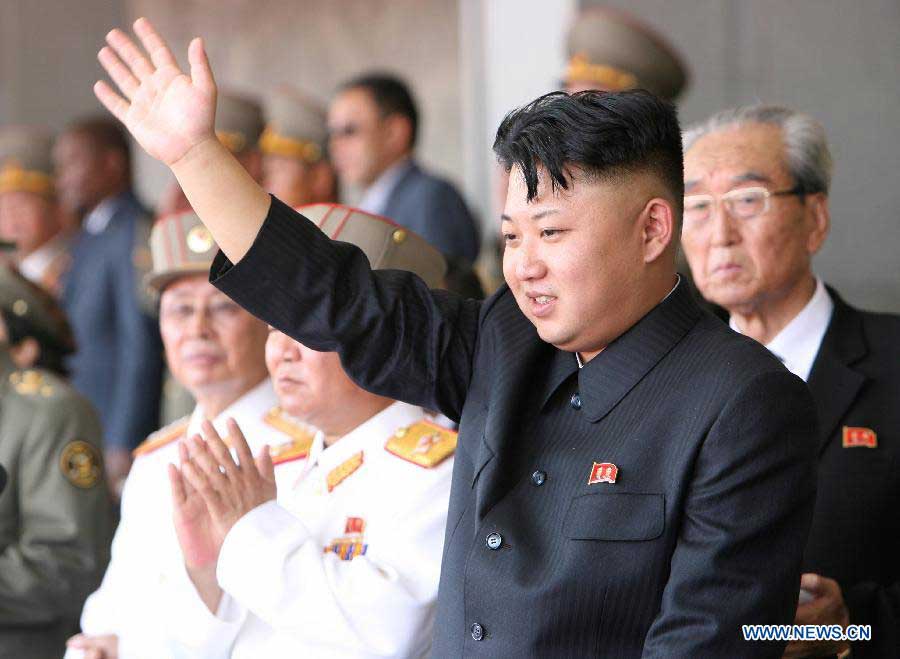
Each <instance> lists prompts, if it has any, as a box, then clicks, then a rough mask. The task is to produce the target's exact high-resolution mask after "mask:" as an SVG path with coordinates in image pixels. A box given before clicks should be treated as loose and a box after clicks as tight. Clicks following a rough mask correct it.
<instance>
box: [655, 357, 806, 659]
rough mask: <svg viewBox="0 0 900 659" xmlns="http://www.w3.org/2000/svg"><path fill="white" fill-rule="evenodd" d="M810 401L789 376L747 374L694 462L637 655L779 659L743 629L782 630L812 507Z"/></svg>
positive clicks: (793, 599)
mask: <svg viewBox="0 0 900 659" xmlns="http://www.w3.org/2000/svg"><path fill="white" fill-rule="evenodd" d="M814 409H815V408H814V403H813V401H812V397H811V395H810V394H809V391H808V390H807V389H806V387H805V386H804V385H803V383H802V382H801V381H800V380H799V379H798V378H796V377H795V376H793V375H791V374H790V373H788V372H786V371H785V372H771V373H766V374H762V375H759V376H757V377H755V378H754V379H753V380H752V381H751V382H750V383H749V384H748V385H747V386H745V387H743V389H742V390H741V391H739V392H738V393H737V394H736V395H735V396H734V397H733V398H732V399H731V401H730V402H729V403H728V404H727V405H726V406H725V407H724V408H723V410H722V412H721V414H720V415H719V417H718V418H717V420H716V421H715V422H714V424H713V426H712V427H711V429H710V431H709V433H708V435H707V437H706V439H705V441H704V443H703V445H702V446H701V448H700V451H699V454H698V456H697V458H696V462H695V469H694V474H693V480H692V483H691V486H690V489H689V491H688V494H687V498H686V501H685V503H684V508H685V512H684V517H683V521H682V528H681V530H680V533H679V537H678V540H677V544H676V547H675V550H674V553H673V557H672V563H671V570H670V573H669V579H668V582H667V583H666V587H665V590H664V592H663V598H662V606H661V610H660V612H659V614H658V615H657V617H656V619H655V620H654V622H653V624H652V626H651V628H650V631H649V632H648V634H647V637H646V639H645V646H644V655H643V656H645V657H667V658H668V657H748V658H750V657H753V658H754V659H755V658H758V657H773V658H776V657H781V654H782V652H783V649H784V645H785V644H784V643H764V642H760V641H745V640H744V639H743V635H742V625H748V624H790V623H791V622H792V621H793V618H794V612H795V611H796V608H797V594H798V592H799V588H800V569H801V559H802V552H803V548H804V546H805V544H806V537H807V534H808V532H809V526H810V523H811V519H812V511H813V504H814V501H815V487H816V477H815V464H816V461H815V430H816V418H815V411H814Z"/></svg>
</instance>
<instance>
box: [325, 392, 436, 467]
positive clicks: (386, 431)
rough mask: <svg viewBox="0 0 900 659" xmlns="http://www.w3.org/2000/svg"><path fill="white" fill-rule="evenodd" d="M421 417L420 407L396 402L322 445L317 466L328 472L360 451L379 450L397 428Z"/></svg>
mask: <svg viewBox="0 0 900 659" xmlns="http://www.w3.org/2000/svg"><path fill="white" fill-rule="evenodd" d="M423 418H425V415H424V413H423V412H422V408H421V407H416V406H414V405H409V404H408V403H401V402H400V401H396V402H394V403H392V404H391V405H388V406H387V407H385V408H384V409H383V410H381V411H380V412H378V414H375V415H374V416H371V417H369V418H368V419H366V420H365V421H363V422H362V423H361V424H359V425H358V426H356V428H354V429H353V430H351V431H350V432H348V433H347V434H346V435H344V436H343V437H341V438H340V439H339V440H337V441H336V442H334V443H333V444H332V445H331V446H326V447H325V448H323V449H322V452H321V453H319V455H318V465H319V466H320V467H321V468H323V469H326V470H327V469H331V468H332V467H336V466H337V465H339V464H340V463H341V462H343V461H344V460H346V459H347V458H349V457H350V456H351V455H353V454H354V453H359V452H360V451H362V450H372V449H380V448H381V447H383V446H384V445H385V443H387V440H389V439H390V438H391V436H392V435H393V434H394V433H395V432H396V431H397V429H398V428H402V427H403V426H408V425H410V424H412V423H415V422H416V421H421V420H422V419H423Z"/></svg>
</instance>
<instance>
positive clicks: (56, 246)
mask: <svg viewBox="0 0 900 659" xmlns="http://www.w3.org/2000/svg"><path fill="white" fill-rule="evenodd" d="M68 244H69V241H68V234H66V233H65V232H64V231H61V232H60V233H58V234H56V235H55V236H53V237H52V238H51V239H50V240H48V241H47V242H45V243H44V244H43V245H41V246H40V247H38V248H37V249H36V250H34V251H33V252H32V253H31V254H29V255H27V256H23V257H22V259H21V260H20V261H19V272H21V273H22V276H23V277H25V278H26V279H28V280H29V281H32V282H35V283H37V284H40V283H41V278H42V277H43V276H44V272H45V271H46V270H47V268H48V267H50V264H51V263H53V260H54V259H55V258H56V257H57V256H59V255H60V254H62V253H63V251H65V249H66V246H67V245H68Z"/></svg>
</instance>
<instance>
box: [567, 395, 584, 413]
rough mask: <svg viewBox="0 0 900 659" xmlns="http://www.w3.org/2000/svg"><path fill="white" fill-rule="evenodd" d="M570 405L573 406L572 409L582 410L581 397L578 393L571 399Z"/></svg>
mask: <svg viewBox="0 0 900 659" xmlns="http://www.w3.org/2000/svg"><path fill="white" fill-rule="evenodd" d="M569 404H570V405H571V406H572V409H576V410H580V409H581V396H579V395H578V392H577V391H576V392H575V393H574V394H572V398H570V399H569Z"/></svg>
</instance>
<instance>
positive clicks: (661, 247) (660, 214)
mask: <svg viewBox="0 0 900 659" xmlns="http://www.w3.org/2000/svg"><path fill="white" fill-rule="evenodd" d="M638 222H639V223H640V226H641V237H642V238H643V246H644V263H652V262H653V261H655V260H656V259H658V258H659V257H660V255H661V254H662V253H663V252H665V251H666V249H667V248H668V247H669V245H670V244H671V243H672V239H673V237H674V235H675V211H674V210H673V208H672V203H671V202H670V201H667V200H665V199H663V198H661V197H654V198H653V199H651V200H650V201H648V202H647V204H646V205H645V206H644V210H642V211H641V214H640V215H639V216H638Z"/></svg>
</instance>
